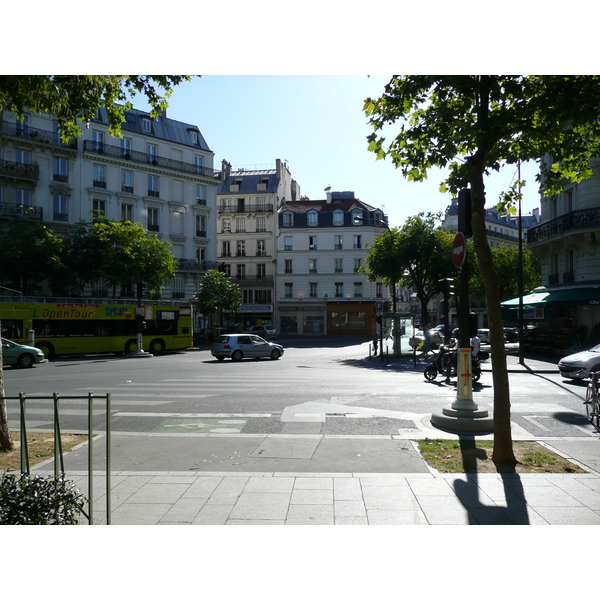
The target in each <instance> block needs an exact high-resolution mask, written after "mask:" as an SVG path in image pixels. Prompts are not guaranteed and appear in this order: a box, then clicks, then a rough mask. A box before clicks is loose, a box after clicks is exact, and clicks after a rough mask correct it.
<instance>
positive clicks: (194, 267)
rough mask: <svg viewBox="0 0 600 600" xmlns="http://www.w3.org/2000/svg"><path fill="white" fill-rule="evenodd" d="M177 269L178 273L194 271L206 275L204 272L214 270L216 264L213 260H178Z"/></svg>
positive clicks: (216, 266)
mask: <svg viewBox="0 0 600 600" xmlns="http://www.w3.org/2000/svg"><path fill="white" fill-rule="evenodd" d="M177 262H178V269H179V270H180V271H195V272H196V273H206V271H210V270H216V269H217V268H218V264H217V262H216V261H213V260H196V259H193V258H179V259H178V260H177Z"/></svg>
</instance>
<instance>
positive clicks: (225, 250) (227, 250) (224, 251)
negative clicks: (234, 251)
mask: <svg viewBox="0 0 600 600" xmlns="http://www.w3.org/2000/svg"><path fill="white" fill-rule="evenodd" d="M221 256H231V242H221Z"/></svg>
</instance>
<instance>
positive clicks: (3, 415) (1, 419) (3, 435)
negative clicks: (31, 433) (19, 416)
mask: <svg viewBox="0 0 600 600" xmlns="http://www.w3.org/2000/svg"><path fill="white" fill-rule="evenodd" d="M1 329H2V327H0V330H1ZM14 449H15V445H14V443H13V441H12V437H11V436H10V431H9V429H8V414H7V412H6V400H4V374H3V372H2V345H0V452H8V451H10V450H14Z"/></svg>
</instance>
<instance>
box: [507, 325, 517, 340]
mask: <svg viewBox="0 0 600 600" xmlns="http://www.w3.org/2000/svg"><path fill="white" fill-rule="evenodd" d="M504 337H505V338H506V341H507V342H518V341H519V330H518V329H517V328H516V327H504Z"/></svg>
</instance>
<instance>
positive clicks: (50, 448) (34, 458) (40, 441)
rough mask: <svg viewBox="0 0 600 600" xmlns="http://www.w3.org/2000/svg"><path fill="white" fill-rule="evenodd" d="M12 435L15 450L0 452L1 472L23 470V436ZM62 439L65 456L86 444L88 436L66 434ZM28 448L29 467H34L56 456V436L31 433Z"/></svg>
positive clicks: (15, 433) (28, 435)
mask: <svg viewBox="0 0 600 600" xmlns="http://www.w3.org/2000/svg"><path fill="white" fill-rule="evenodd" d="M10 435H11V437H12V440H13V442H14V444H15V449H14V450H11V451H10V452H0V471H18V470H20V468H21V434H20V433H19V432H14V431H12V432H11V434H10ZM60 439H61V441H62V450H63V454H64V453H65V452H69V450H71V449H72V448H74V447H75V446H77V445H79V444H81V443H83V442H85V441H86V440H87V439H88V436H87V435H80V434H74V433H65V434H62V435H61V436H60ZM27 447H28V450H29V466H30V467H33V466H34V465H37V464H38V463H41V462H43V461H45V460H46V459H48V458H52V457H53V456H54V434H53V433H44V432H37V431H34V432H31V431H30V432H28V433H27Z"/></svg>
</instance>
